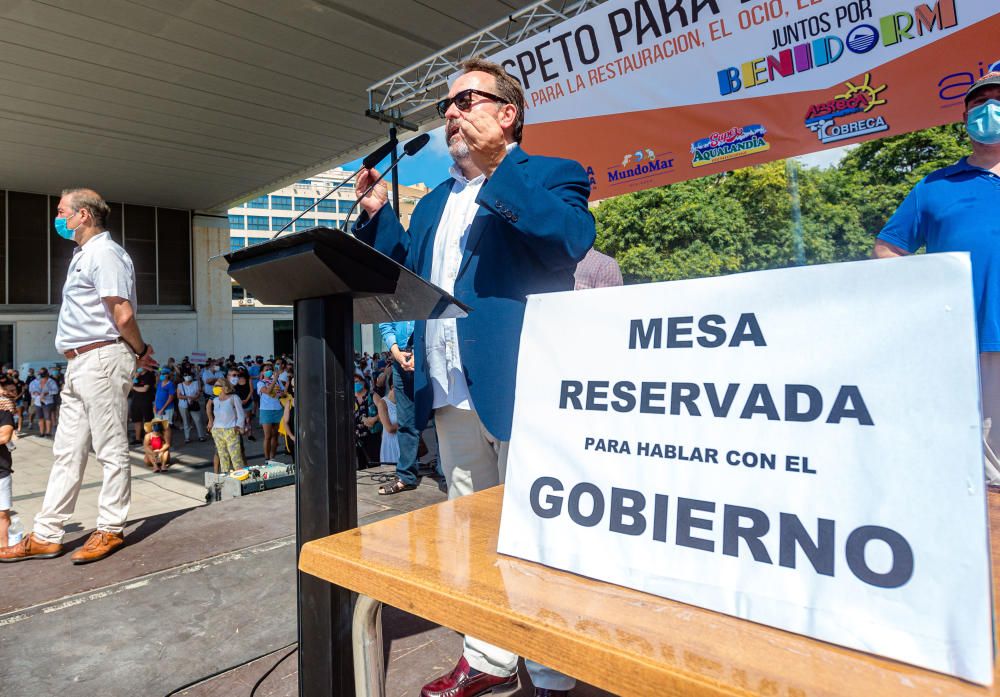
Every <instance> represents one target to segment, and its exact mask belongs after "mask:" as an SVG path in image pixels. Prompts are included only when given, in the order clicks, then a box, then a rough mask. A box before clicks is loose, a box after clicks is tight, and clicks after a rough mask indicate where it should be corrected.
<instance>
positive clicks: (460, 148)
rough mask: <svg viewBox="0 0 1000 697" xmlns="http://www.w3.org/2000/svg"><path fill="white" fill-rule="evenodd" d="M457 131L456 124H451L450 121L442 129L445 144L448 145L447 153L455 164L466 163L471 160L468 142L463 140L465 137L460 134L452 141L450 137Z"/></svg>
mask: <svg viewBox="0 0 1000 697" xmlns="http://www.w3.org/2000/svg"><path fill="white" fill-rule="evenodd" d="M458 133H459V131H458V124H457V123H454V125H453V124H452V123H448V124H447V125H446V126H445V129H444V139H445V145H447V146H448V154H449V155H451V159H452V160H454V161H455V164H457V165H463V164H468V163H469V162H470V161H471V155H470V153H469V144H468V143H466V142H465V139H464V138H462V137H461V135H459V137H458V139H457V140H455V141H452V138H453V137H454V136H455V135H456V134H458Z"/></svg>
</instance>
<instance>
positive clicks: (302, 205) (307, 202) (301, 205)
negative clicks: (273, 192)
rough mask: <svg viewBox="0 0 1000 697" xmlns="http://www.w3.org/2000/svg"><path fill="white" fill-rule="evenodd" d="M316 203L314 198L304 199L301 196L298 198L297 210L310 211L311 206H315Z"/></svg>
mask: <svg viewBox="0 0 1000 697" xmlns="http://www.w3.org/2000/svg"><path fill="white" fill-rule="evenodd" d="M314 203H316V199H314V198H302V197H301V196H296V197H295V210H297V211H304V210H308V208H309V206H311V205H313V204H314Z"/></svg>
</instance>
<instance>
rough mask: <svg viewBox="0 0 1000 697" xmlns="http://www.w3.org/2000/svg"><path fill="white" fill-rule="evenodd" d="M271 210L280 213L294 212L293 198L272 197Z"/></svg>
mask: <svg viewBox="0 0 1000 697" xmlns="http://www.w3.org/2000/svg"><path fill="white" fill-rule="evenodd" d="M271 208H272V209H273V210H279V211H290V210H292V197H291V196H272V197H271Z"/></svg>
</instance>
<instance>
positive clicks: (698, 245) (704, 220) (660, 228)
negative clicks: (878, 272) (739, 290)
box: [594, 126, 969, 282]
mask: <svg viewBox="0 0 1000 697" xmlns="http://www.w3.org/2000/svg"><path fill="white" fill-rule="evenodd" d="M968 152H969V149H968V146H967V143H966V139H965V134H964V129H962V128H961V127H960V126H942V127H937V128H930V129H927V130H924V131H917V132H915V133H909V134H905V135H901V136H894V137H891V138H884V139H882V140H876V141H870V142H867V143H863V144H861V145H859V146H857V147H856V148H854V149H852V150H851V151H850V152H848V153H847V155H846V156H845V157H844V158H843V160H841V162H840V163H839V164H837V165H836V166H834V167H829V168H826V169H820V168H815V167H803V166H801V165H799V164H798V163H796V162H790V163H786V162H785V161H777V162H770V163H767V164H763V165H759V166H756V167H748V168H746V169H741V170H736V171H733V172H726V173H724V174H716V175H712V176H709V177H705V178H702V179H695V180H691V181H686V182H679V183H677V184H671V185H669V186H662V187H659V188H656V189H648V190H646V191H640V192H637V193H634V194H626V195H624V196H619V197H617V198H613V199H608V200H606V201H603V202H602V203H601V204H600V205H599V206H597V208H596V210H595V211H594V214H595V217H596V219H597V242H596V243H595V245H594V246H595V247H596V248H597V249H598V251H601V252H604V253H605V254H610V255H611V256H613V257H615V259H617V261H618V264H619V266H620V267H621V269H622V273H623V274H624V275H625V278H626V280H627V281H628V282H642V281H669V280H678V279H683V278H698V277H703V276H717V275H720V274H727V273H734V272H737V271H757V270H760V269H772V268H777V267H782V266H791V265H794V264H796V263H800V261H804V262H805V263H806V264H822V263H829V262H834V261H850V260H855V259H863V258H866V257H867V256H868V255H869V254H870V252H871V248H872V244H873V241H874V236H875V235H876V234H877V233H878V232H879V230H881V228H882V226H883V225H884V224H885V222H886V220H888V219H889V216H891V215H892V213H893V211H895V209H896V207H897V206H898V205H899V204H900V202H901V201H902V200H903V198H904V197H905V196H906V194H907V193H908V192H909V191H910V189H911V188H912V187H913V185H914V184H916V183H917V182H918V181H919V180H920V179H921V178H923V177H924V176H926V175H927V174H929V173H930V172H932V171H934V170H935V169H938V168H940V167H944V166H946V165H949V164H952V163H954V162H955V161H957V160H958V159H959V158H960V157H962V156H964V155H967V154H968ZM793 184H794V186H793ZM795 189H797V192H798V200H799V209H800V217H799V220H800V225H801V237H800V238H799V237H798V236H797V235H796V232H795V231H796V220H795V216H794V207H793V198H792V195H791V191H793V190H795ZM799 240H800V241H799Z"/></svg>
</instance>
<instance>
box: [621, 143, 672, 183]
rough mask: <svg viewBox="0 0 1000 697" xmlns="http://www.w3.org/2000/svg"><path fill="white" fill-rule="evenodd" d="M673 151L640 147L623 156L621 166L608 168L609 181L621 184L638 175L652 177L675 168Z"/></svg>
mask: <svg viewBox="0 0 1000 697" xmlns="http://www.w3.org/2000/svg"><path fill="white" fill-rule="evenodd" d="M670 154H671V153H661V154H659V155H658V154H657V153H656V152H655V151H654V150H653V149H652V148H639V149H638V150H636V151H634V152H629V153H626V154H625V156H624V157H622V163H621V166H616V167H614V168H613V169H609V170H608V183H609V184H612V185H613V184H621V183H623V182H626V181H630V180H633V179H636V178H637V177H652V176H655V175H657V174H661V173H663V172H668V171H670V170H672V169H673V168H674V158H672V157H666V155H670Z"/></svg>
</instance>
